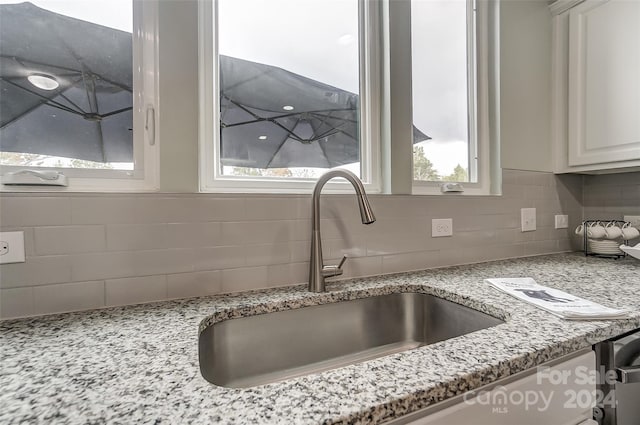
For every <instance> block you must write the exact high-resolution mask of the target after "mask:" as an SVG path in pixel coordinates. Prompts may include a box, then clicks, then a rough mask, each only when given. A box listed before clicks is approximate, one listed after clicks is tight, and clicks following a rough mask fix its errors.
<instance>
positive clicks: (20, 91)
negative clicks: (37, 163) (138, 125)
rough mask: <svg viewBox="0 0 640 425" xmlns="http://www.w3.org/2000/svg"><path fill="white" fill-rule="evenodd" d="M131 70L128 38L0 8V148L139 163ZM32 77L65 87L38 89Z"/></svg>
mask: <svg viewBox="0 0 640 425" xmlns="http://www.w3.org/2000/svg"><path fill="white" fill-rule="evenodd" d="M132 71H133V64H132V38H131V34H130V33H127V32H124V31H119V30H115V29H113V28H108V27H104V26H101V25H97V24H93V23H90V22H85V21H82V20H79V19H74V18H70V17H67V16H64V15H60V14H57V13H53V12H50V11H47V10H44V9H41V8H39V7H36V6H34V5H33V4H31V3H21V4H6V5H0V93H1V94H2V96H1V97H0V150H2V151H7V152H25V153H37V154H46V155H54V156H62V157H69V158H77V159H84V160H90V161H96V162H131V161H133V134H132V124H133V114H132V105H133V96H132V87H133V82H132V78H133V73H132ZM30 75H46V76H51V77H54V78H55V80H56V81H57V82H58V83H59V87H58V88H57V89H55V90H42V89H39V88H37V87H35V86H34V85H32V84H31V83H30V82H29V81H28V80H27V77H28V76H30Z"/></svg>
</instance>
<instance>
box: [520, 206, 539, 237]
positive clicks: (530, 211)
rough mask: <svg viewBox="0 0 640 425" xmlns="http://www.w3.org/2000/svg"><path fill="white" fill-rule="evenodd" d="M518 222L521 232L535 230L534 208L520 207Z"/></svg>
mask: <svg viewBox="0 0 640 425" xmlns="http://www.w3.org/2000/svg"><path fill="white" fill-rule="evenodd" d="M520 222H521V227H522V231H523V232H533V231H534V230H536V209H535V208H522V209H520Z"/></svg>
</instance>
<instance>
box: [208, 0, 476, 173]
mask: <svg viewBox="0 0 640 425" xmlns="http://www.w3.org/2000/svg"><path fill="white" fill-rule="evenodd" d="M412 10H413V19H412V38H413V49H412V56H413V82H412V85H413V99H414V101H413V110H414V112H413V120H414V125H416V127H418V128H419V129H420V130H422V131H423V132H424V133H425V134H427V135H429V136H430V137H432V140H430V141H428V142H424V143H421V144H420V145H421V146H424V147H425V151H426V153H427V157H428V158H429V159H430V160H431V161H432V162H433V163H434V165H435V168H436V169H437V170H438V171H439V172H440V173H441V174H449V173H451V172H452V171H453V168H454V167H455V166H456V165H457V164H458V163H461V164H462V165H463V166H464V167H467V166H468V164H467V142H466V140H467V123H466V116H467V111H466V108H467V101H466V96H467V94H466V90H467V86H466V18H465V14H466V2H465V1H461V0H445V1H442V0H413V2H412ZM247 11H250V12H251V13H247ZM287 11H292V13H293V14H295V17H292V13H287ZM218 14H219V15H218V16H219V18H218V20H219V23H218V25H219V27H218V48H219V51H220V53H221V54H224V55H229V56H234V57H238V58H242V59H246V60H251V61H254V62H260V63H266V64H269V65H274V66H278V67H281V68H284V69H287V70H289V71H292V72H295V73H298V74H301V75H304V76H306V77H309V78H312V79H315V80H318V81H322V82H323V83H326V84H329V85H332V86H335V87H338V88H341V89H343V90H347V91H350V92H352V93H358V92H359V71H358V67H359V63H358V2H357V1H356V0H352V1H344V0H220V1H219V2H218ZM291 52H295V54H291Z"/></svg>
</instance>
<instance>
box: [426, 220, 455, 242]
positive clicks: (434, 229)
mask: <svg viewBox="0 0 640 425" xmlns="http://www.w3.org/2000/svg"><path fill="white" fill-rule="evenodd" d="M452 235H453V219H451V218H434V219H433V220H431V237H432V238H441V237H443V236H452Z"/></svg>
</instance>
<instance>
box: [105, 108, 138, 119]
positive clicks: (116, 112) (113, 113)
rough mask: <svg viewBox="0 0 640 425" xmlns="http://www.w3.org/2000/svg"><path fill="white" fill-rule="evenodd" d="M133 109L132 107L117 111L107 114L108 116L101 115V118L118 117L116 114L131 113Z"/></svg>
mask: <svg viewBox="0 0 640 425" xmlns="http://www.w3.org/2000/svg"><path fill="white" fill-rule="evenodd" d="M132 109H133V107H132V106H127V107H126V108H122V109H117V110H115V111H111V112H107V113H106V114H101V115H100V117H101V118H107V117H110V116H111V115H116V114H119V113H121V112H126V111H130V110H132Z"/></svg>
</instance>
